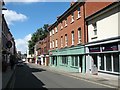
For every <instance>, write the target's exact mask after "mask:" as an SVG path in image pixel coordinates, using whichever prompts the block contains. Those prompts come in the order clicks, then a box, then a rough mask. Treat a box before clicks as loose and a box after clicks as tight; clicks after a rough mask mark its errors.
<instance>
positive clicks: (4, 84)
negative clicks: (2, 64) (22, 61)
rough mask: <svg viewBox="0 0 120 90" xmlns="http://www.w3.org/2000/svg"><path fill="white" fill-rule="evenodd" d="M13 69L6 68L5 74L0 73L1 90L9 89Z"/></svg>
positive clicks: (11, 83) (12, 78)
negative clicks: (0, 75) (0, 76)
mask: <svg viewBox="0 0 120 90" xmlns="http://www.w3.org/2000/svg"><path fill="white" fill-rule="evenodd" d="M15 68H16V66H15V67H14V69H13V70H11V68H10V66H8V67H7V70H6V72H3V73H2V89H5V88H11V86H12V85H13V80H14V73H15Z"/></svg>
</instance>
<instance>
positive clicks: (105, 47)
mask: <svg viewBox="0 0 120 90" xmlns="http://www.w3.org/2000/svg"><path fill="white" fill-rule="evenodd" d="M117 50H118V44H106V45H103V46H102V51H117Z"/></svg>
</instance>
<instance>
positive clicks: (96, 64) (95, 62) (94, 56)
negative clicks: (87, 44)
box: [91, 55, 98, 68]
mask: <svg viewBox="0 0 120 90" xmlns="http://www.w3.org/2000/svg"><path fill="white" fill-rule="evenodd" d="M91 56H92V59H93V65H95V66H96V67H97V68H98V63H97V55H91Z"/></svg>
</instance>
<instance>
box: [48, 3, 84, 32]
mask: <svg viewBox="0 0 120 90" xmlns="http://www.w3.org/2000/svg"><path fill="white" fill-rule="evenodd" d="M83 3H85V2H75V3H74V4H73V5H71V6H70V8H68V9H67V10H66V11H65V12H64V13H63V14H62V15H61V16H59V17H58V18H57V21H56V22H55V23H53V24H52V25H51V26H50V27H49V28H48V30H51V29H52V28H54V27H55V26H56V25H57V24H58V23H59V22H61V20H63V19H64V18H65V17H66V16H67V15H69V14H70V12H71V11H72V10H73V9H74V8H76V7H77V6H78V5H80V4H83Z"/></svg>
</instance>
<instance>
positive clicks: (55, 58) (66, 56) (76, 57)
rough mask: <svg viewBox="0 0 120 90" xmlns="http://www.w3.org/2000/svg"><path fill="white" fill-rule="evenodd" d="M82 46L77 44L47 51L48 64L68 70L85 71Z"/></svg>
mask: <svg viewBox="0 0 120 90" xmlns="http://www.w3.org/2000/svg"><path fill="white" fill-rule="evenodd" d="M84 49H85V48H84V46H81V45H78V46H75V47H68V48H64V49H56V50H52V51H49V55H50V62H49V66H52V67H55V68H58V69H63V70H66V71H68V72H81V73H85V51H84Z"/></svg>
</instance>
